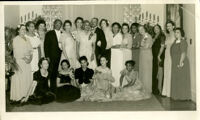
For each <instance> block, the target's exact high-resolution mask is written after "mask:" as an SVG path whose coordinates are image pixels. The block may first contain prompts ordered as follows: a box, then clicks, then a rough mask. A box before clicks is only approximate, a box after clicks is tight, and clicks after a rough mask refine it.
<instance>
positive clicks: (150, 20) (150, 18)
mask: <svg viewBox="0 0 200 120" xmlns="http://www.w3.org/2000/svg"><path fill="white" fill-rule="evenodd" d="M149 20H150V21H151V13H150V14H149Z"/></svg>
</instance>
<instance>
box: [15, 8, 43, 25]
mask: <svg viewBox="0 0 200 120" xmlns="http://www.w3.org/2000/svg"><path fill="white" fill-rule="evenodd" d="M19 11H20V12H19V16H20V18H19V19H20V23H21V17H22V18H23V22H22V23H25V22H27V21H29V20H33V19H34V18H35V17H36V15H37V16H39V15H42V5H20V6H19ZM32 12H33V13H34V15H33V16H32ZM28 14H30V18H29V19H28ZM25 16H26V20H25Z"/></svg>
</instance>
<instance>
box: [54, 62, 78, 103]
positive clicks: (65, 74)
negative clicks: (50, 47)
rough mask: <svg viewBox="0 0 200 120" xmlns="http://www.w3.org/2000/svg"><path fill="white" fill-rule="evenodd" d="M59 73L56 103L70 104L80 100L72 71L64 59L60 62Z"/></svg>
mask: <svg viewBox="0 0 200 120" xmlns="http://www.w3.org/2000/svg"><path fill="white" fill-rule="evenodd" d="M61 67H62V69H61V71H59V74H58V78H57V94H56V99H57V100H56V101H57V102H72V101H75V100H76V99H78V98H80V89H79V88H77V87H75V86H73V85H75V84H74V83H75V81H74V75H73V69H71V68H70V62H69V61H68V60H66V59H64V60H62V61H61Z"/></svg>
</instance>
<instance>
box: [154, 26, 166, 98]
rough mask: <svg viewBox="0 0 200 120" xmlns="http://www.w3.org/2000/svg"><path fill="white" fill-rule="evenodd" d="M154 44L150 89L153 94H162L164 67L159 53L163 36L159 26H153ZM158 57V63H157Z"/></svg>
mask: <svg viewBox="0 0 200 120" xmlns="http://www.w3.org/2000/svg"><path fill="white" fill-rule="evenodd" d="M153 40H154V43H153V45H152V53H153V75H152V80H153V81H152V82H153V84H152V89H153V93H154V94H161V93H162V82H163V66H164V64H163V63H164V52H163V53H162V54H161V55H160V54H159V51H160V49H161V47H162V46H164V44H165V35H164V33H163V32H162V28H161V26H160V25H158V24H157V25H155V26H154V35H153ZM158 56H159V58H160V61H158Z"/></svg>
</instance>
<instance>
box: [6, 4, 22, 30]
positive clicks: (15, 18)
mask: <svg viewBox="0 0 200 120" xmlns="http://www.w3.org/2000/svg"><path fill="white" fill-rule="evenodd" d="M4 21H5V26H9V27H14V28H15V27H17V25H18V24H19V21H20V20H19V6H17V5H5V6H4Z"/></svg>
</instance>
